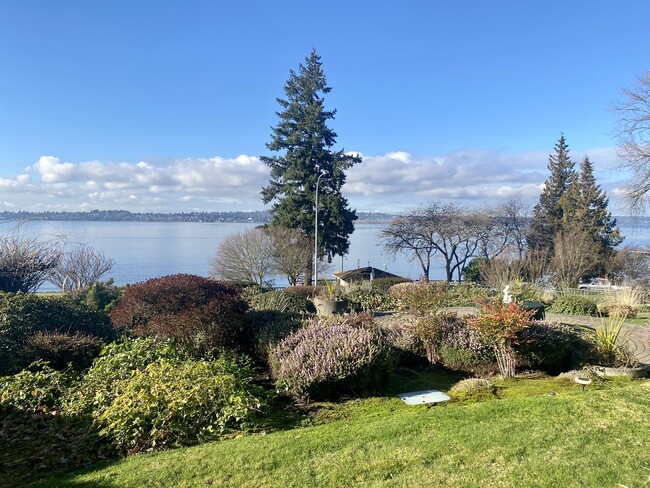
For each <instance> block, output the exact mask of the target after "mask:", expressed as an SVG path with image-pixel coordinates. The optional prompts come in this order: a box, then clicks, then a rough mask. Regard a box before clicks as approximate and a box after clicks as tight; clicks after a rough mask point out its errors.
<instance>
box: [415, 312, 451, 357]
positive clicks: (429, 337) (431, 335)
mask: <svg viewBox="0 0 650 488" xmlns="http://www.w3.org/2000/svg"><path fill="white" fill-rule="evenodd" d="M456 319H457V317H456V315H455V314H452V313H433V314H427V315H421V316H419V317H418V318H417V322H416V325H415V330H416V333H417V335H418V338H419V339H420V341H422V344H424V349H425V351H426V355H427V360H428V361H429V362H430V363H431V364H435V363H436V362H437V361H438V351H437V350H438V347H439V345H440V343H441V342H442V334H443V330H444V329H445V328H446V326H447V322H449V321H452V320H456Z"/></svg>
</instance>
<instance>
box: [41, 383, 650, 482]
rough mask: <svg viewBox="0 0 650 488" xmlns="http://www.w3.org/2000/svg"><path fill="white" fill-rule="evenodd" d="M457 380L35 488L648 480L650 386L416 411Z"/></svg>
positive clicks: (505, 391) (528, 395) (336, 406)
mask: <svg viewBox="0 0 650 488" xmlns="http://www.w3.org/2000/svg"><path fill="white" fill-rule="evenodd" d="M456 379H458V378H457V377H448V376H446V375H442V374H441V373H439V372H435V371H433V372H426V373H423V374H420V373H415V372H409V371H402V372H400V373H399V374H398V375H397V376H396V377H394V378H393V380H392V382H391V384H390V385H389V387H388V388H387V391H386V392H385V394H384V395H381V396H375V397H372V398H367V399H362V400H359V399H357V400H350V401H344V402H338V403H319V404H314V405H312V406H311V407H310V408H309V409H308V411H307V412H303V417H302V425H308V426H303V427H300V426H296V427H292V428H290V429H288V430H283V431H277V430H276V431H269V432H258V433H255V434H249V435H243V436H241V437H238V438H235V439H230V440H225V441H222V442H215V443H210V444H204V445H201V446H197V447H192V448H185V449H178V450H173V451H167V452H162V453H154V454H147V455H139V456H134V457H131V458H128V459H126V460H123V461H120V462H115V463H108V464H104V465H102V466H94V467H91V468H89V469H87V470H86V471H84V472H78V473H77V474H71V475H65V476H63V477H59V478H54V479H50V480H45V481H40V482H38V483H36V484H35V485H34V486H53V487H113V486H115V487H130V486H133V487H140V486H170V487H183V486H186V487H195V486H233V487H234V486H236V487H239V486H250V487H259V486H271V487H273V486H278V487H284V486H301V487H302V486H352V485H369V486H396V487H397V486H408V485H413V486H453V487H463V486H467V487H477V486H480V487H489V486H495V487H508V486H512V487H522V486H549V487H554V488H557V487H572V486H576V487H578V486H580V487H585V486H586V487H606V486H611V487H616V486H628V487H637V486H647V485H648V483H649V482H650V481H649V480H650V454H649V452H650V428H649V425H648V412H650V380H644V381H624V380H619V381H613V380H610V381H597V382H595V383H594V385H591V386H590V387H588V388H587V391H585V392H581V391H580V389H579V387H577V385H575V384H574V383H572V382H570V381H567V380H557V379H533V378H523V379H522V378H519V379H515V380H510V381H502V382H498V383H497V386H498V390H497V394H496V396H495V397H494V399H493V400H489V401H482V402H480V403H471V402H457V403H451V404H448V405H441V406H434V407H427V406H418V407H408V406H405V405H403V404H402V403H401V402H400V401H399V400H398V399H396V398H395V397H394V396H393V394H394V393H396V392H398V391H409V390H412V389H419V388H421V387H422V386H423V385H424V384H425V383H428V384H429V386H433V385H436V386H439V387H440V388H441V389H443V390H444V389H446V388H448V387H449V385H450V384H451V383H452V382H453V381H455V380H456Z"/></svg>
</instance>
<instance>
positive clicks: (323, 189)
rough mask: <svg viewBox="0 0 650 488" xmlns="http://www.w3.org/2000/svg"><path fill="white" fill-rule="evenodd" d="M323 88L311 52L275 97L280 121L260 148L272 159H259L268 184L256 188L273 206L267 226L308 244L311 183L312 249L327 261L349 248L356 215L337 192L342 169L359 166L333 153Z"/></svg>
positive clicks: (317, 61)
mask: <svg viewBox="0 0 650 488" xmlns="http://www.w3.org/2000/svg"><path fill="white" fill-rule="evenodd" d="M331 90H332V89H331V88H330V87H329V86H327V82H326V79H325V73H324V72H323V69H322V63H321V58H320V56H318V55H317V54H316V51H312V53H311V55H310V56H309V57H307V58H305V64H304V65H303V64H300V65H299V68H298V72H297V73H296V72H294V71H293V70H290V76H289V80H288V81H287V82H286V84H285V86H284V93H285V96H286V99H282V98H278V99H277V102H278V103H279V104H280V106H281V107H282V111H280V112H277V115H278V117H279V118H280V121H279V122H278V124H277V125H276V126H275V127H273V128H272V132H271V142H270V143H268V144H267V145H266V147H267V148H268V149H269V150H270V151H273V152H279V153H282V154H280V155H276V156H262V157H261V160H262V161H263V162H264V163H265V164H266V165H268V166H269V167H270V168H271V175H270V181H269V185H268V186H266V187H264V188H263V189H262V200H263V202H264V203H270V202H273V206H272V208H271V225H272V226H275V225H278V226H283V227H287V228H298V229H300V230H301V231H302V232H303V233H304V234H305V235H307V236H309V237H311V238H312V239H313V236H314V220H315V219H314V217H315V214H314V211H315V195H316V184H317V180H318V178H319V175H320V181H319V185H318V247H319V249H320V252H321V253H322V255H325V256H327V257H328V258H329V259H330V260H331V258H332V256H334V255H341V256H342V255H344V254H346V253H347V252H348V249H349V245H350V242H349V236H350V235H351V234H352V232H353V231H354V221H355V220H356V219H357V216H356V212H355V211H354V210H352V209H350V208H349V206H348V201H347V199H346V198H344V197H343V195H342V193H341V187H342V186H343V184H344V183H345V180H346V175H345V170H347V169H349V168H350V167H351V166H352V165H354V164H356V163H360V162H361V158H360V157H358V156H352V155H349V154H346V153H345V152H344V151H343V150H342V149H341V150H339V151H335V150H333V149H332V148H333V146H334V144H335V143H336V138H337V134H336V133H335V132H334V131H333V130H332V129H331V128H330V127H328V126H327V122H328V120H330V119H334V116H335V114H336V110H331V111H329V110H326V109H325V98H324V95H327V94H328V93H330V91H331Z"/></svg>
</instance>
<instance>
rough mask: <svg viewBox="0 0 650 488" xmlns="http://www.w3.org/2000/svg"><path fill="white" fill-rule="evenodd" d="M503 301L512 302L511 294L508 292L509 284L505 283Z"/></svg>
mask: <svg viewBox="0 0 650 488" xmlns="http://www.w3.org/2000/svg"><path fill="white" fill-rule="evenodd" d="M503 303H512V295H511V294H510V285H506V287H505V288H504V289H503Z"/></svg>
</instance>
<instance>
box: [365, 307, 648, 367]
mask: <svg viewBox="0 0 650 488" xmlns="http://www.w3.org/2000/svg"><path fill="white" fill-rule="evenodd" d="M445 310H447V311H449V312H455V313H456V314H457V315H458V316H460V317H463V316H466V315H476V314H477V313H478V309H477V308H475V307H448V308H446V309H445ZM398 317H399V316H395V315H393V314H392V313H382V314H379V315H378V316H377V317H376V320H377V321H378V322H380V323H381V322H390V321H392V320H395V319H397V318H398ZM546 320H548V321H550V322H560V323H562V324H567V325H572V326H576V327H590V328H599V327H602V323H601V321H600V320H599V318H598V317H585V316H581V315H566V314H559V313H550V312H547V313H546ZM646 330H647V329H646V327H645V326H641V325H633V324H623V328H622V331H621V335H622V337H627V338H628V339H629V340H628V347H629V349H630V352H631V353H632V355H633V356H634V358H635V359H636V360H637V361H638V362H639V363H641V364H642V365H645V366H648V367H649V369H650V337H649V336H648V335H647V334H646Z"/></svg>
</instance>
